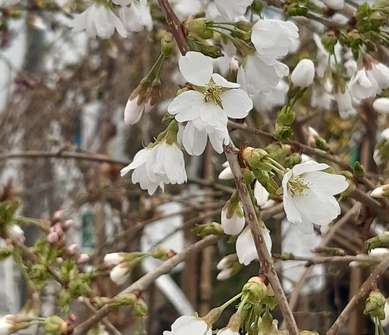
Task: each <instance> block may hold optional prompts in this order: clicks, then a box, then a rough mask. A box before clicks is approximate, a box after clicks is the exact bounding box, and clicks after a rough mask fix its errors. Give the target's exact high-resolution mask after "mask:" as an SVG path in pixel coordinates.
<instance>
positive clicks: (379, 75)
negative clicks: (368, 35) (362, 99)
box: [367, 60, 389, 93]
mask: <svg viewBox="0 0 389 335" xmlns="http://www.w3.org/2000/svg"><path fill="white" fill-rule="evenodd" d="M370 66H371V67H370V69H369V70H368V71H367V73H368V76H369V78H374V80H375V82H376V83H377V85H378V90H377V93H381V91H382V90H385V89H387V88H389V67H387V66H386V65H384V64H382V63H379V62H377V61H375V60H374V61H372V62H371V64H370Z"/></svg>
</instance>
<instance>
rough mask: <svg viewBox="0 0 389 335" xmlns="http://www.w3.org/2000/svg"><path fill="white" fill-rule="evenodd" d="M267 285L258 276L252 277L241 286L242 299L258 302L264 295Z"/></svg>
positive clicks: (252, 302)
mask: <svg viewBox="0 0 389 335" xmlns="http://www.w3.org/2000/svg"><path fill="white" fill-rule="evenodd" d="M266 295H267V287H266V285H265V283H264V282H263V280H262V278H260V277H252V278H250V279H249V281H248V282H247V283H246V284H245V285H244V286H243V289H242V301H247V302H249V303H251V304H258V303H261V301H262V300H263V299H264V298H265V297H266Z"/></svg>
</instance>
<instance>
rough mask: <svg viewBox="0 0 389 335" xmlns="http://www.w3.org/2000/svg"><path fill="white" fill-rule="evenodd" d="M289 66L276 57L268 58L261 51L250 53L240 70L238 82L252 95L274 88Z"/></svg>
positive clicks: (285, 74)
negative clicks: (264, 57) (262, 55)
mask: <svg viewBox="0 0 389 335" xmlns="http://www.w3.org/2000/svg"><path fill="white" fill-rule="evenodd" d="M288 74H289V68H288V67H287V66H286V65H285V64H283V63H281V62H279V61H278V60H276V59H266V60H264V59H263V57H261V55H260V54H259V53H254V54H250V55H248V56H247V57H246V58H245V60H244V62H243V63H242V65H241V66H240V68H239V70H238V77H237V81H238V83H239V84H240V85H241V86H242V87H243V88H244V89H245V90H246V91H247V92H248V93H249V94H250V95H251V96H255V95H256V94H258V93H260V92H268V91H271V90H273V89H274V88H276V87H277V85H278V84H279V82H280V80H281V78H283V77H285V76H287V75H288Z"/></svg>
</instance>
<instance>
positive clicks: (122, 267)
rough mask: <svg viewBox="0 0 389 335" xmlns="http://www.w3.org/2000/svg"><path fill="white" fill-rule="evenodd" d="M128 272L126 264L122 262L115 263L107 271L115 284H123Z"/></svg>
mask: <svg viewBox="0 0 389 335" xmlns="http://www.w3.org/2000/svg"><path fill="white" fill-rule="evenodd" d="M128 274H129V269H128V265H127V264H124V263H123V264H119V265H116V266H115V267H114V268H113V269H112V270H111V272H110V273H109V276H110V278H111V280H112V281H113V282H114V283H115V284H116V285H123V284H124V283H125V281H126V280H127V277H128Z"/></svg>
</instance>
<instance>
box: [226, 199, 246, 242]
mask: <svg viewBox="0 0 389 335" xmlns="http://www.w3.org/2000/svg"><path fill="white" fill-rule="evenodd" d="M245 222H246V221H245V218H244V213H243V207H242V204H241V203H240V202H238V203H237V204H234V203H231V201H228V202H227V203H226V205H225V206H224V207H223V209H222V212H221V225H222V228H223V231H224V233H225V234H228V235H238V234H239V233H240V232H241V231H242V229H243V227H244V224H245Z"/></svg>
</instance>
